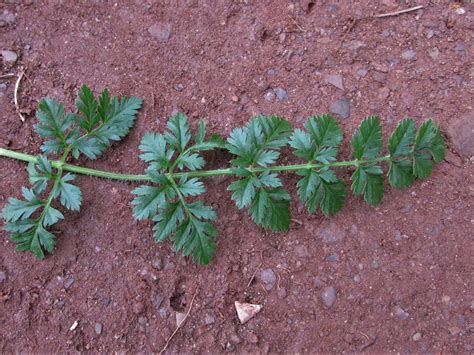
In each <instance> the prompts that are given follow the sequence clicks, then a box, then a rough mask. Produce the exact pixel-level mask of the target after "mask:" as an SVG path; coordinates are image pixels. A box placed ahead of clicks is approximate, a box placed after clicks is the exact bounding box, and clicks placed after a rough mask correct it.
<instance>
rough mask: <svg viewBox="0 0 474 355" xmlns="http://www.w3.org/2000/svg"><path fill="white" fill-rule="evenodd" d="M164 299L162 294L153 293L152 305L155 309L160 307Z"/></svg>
mask: <svg viewBox="0 0 474 355" xmlns="http://www.w3.org/2000/svg"><path fill="white" fill-rule="evenodd" d="M164 300H165V298H164V297H163V296H162V295H155V296H154V297H153V298H152V301H151V302H152V304H153V306H154V307H155V308H156V309H160V307H161V304H162V303H163V301H164Z"/></svg>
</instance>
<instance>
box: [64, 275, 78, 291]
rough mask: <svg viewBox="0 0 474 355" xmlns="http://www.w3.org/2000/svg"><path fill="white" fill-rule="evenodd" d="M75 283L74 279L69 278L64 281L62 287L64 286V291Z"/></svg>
mask: <svg viewBox="0 0 474 355" xmlns="http://www.w3.org/2000/svg"><path fill="white" fill-rule="evenodd" d="M75 281H76V279H75V278H74V277H72V276H71V277H69V278H67V279H66V281H64V285H63V286H64V289H66V290H67V289H68V288H69V287H71V286H72V284H73V283H74V282H75Z"/></svg>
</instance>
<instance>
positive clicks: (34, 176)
mask: <svg viewBox="0 0 474 355" xmlns="http://www.w3.org/2000/svg"><path fill="white" fill-rule="evenodd" d="M28 176H29V180H30V183H31V185H32V186H33V190H34V191H36V193H41V192H43V191H44V190H45V189H46V187H47V186H48V181H50V180H53V179H54V175H53V169H52V167H51V163H50V162H49V160H48V159H47V158H46V157H45V156H44V155H40V156H38V160H37V162H35V163H34V162H30V163H29V164H28Z"/></svg>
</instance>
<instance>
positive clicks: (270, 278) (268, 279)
mask: <svg viewBox="0 0 474 355" xmlns="http://www.w3.org/2000/svg"><path fill="white" fill-rule="evenodd" d="M260 280H261V281H262V282H263V283H264V284H265V289H266V290H267V291H270V290H271V289H272V288H273V287H274V286H275V283H276V280H277V278H276V275H275V273H274V272H273V270H272V269H265V270H262V271H261V272H260Z"/></svg>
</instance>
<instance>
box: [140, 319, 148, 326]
mask: <svg viewBox="0 0 474 355" xmlns="http://www.w3.org/2000/svg"><path fill="white" fill-rule="evenodd" d="M147 323H148V318H147V317H139V318H138V324H140V325H146V324H147Z"/></svg>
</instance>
